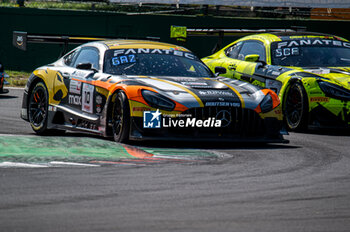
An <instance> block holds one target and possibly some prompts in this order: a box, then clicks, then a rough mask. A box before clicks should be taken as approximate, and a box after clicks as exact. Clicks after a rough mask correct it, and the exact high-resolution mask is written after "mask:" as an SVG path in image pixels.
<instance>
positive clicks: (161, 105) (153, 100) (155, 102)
mask: <svg viewBox="0 0 350 232" xmlns="http://www.w3.org/2000/svg"><path fill="white" fill-rule="evenodd" d="M141 93H142V97H143V98H144V99H145V101H146V102H147V104H148V105H150V106H151V107H153V108H157V109H162V110H167V111H172V110H173V109H174V108H175V103H174V102H173V101H171V100H170V99H169V98H167V97H164V96H162V95H160V94H159V93H156V92H153V91H149V90H145V89H144V90H142V91H141Z"/></svg>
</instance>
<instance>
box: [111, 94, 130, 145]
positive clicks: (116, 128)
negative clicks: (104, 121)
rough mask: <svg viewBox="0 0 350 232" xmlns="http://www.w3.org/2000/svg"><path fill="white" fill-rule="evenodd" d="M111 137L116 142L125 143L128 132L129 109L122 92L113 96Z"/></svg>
mask: <svg viewBox="0 0 350 232" xmlns="http://www.w3.org/2000/svg"><path fill="white" fill-rule="evenodd" d="M112 124H113V137H114V140H115V141H116V142H127V141H128V140H129V131H130V109H129V102H128V98H127V97H126V95H125V93H124V92H123V91H119V92H118V93H117V94H116V96H115V101H114V104H113V111H112Z"/></svg>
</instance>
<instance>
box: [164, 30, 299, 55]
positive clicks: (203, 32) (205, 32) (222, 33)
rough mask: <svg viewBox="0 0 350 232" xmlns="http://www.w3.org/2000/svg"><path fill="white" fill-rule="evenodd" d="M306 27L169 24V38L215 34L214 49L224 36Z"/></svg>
mask: <svg viewBox="0 0 350 232" xmlns="http://www.w3.org/2000/svg"><path fill="white" fill-rule="evenodd" d="M305 30H306V27H300V26H292V27H291V28H290V29H272V28H268V29H223V28H187V27H183V26H171V29H170V38H174V39H176V40H177V41H182V42H185V41H186V39H187V37H190V36H216V37H218V42H217V44H216V45H215V48H214V50H218V49H220V48H221V46H222V42H223V38H224V37H225V36H235V37H243V36H246V35H251V34H257V33H274V32H296V31H305Z"/></svg>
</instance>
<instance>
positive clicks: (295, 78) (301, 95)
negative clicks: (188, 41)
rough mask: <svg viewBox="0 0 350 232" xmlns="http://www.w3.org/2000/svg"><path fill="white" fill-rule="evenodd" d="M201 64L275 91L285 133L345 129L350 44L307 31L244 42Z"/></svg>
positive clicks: (349, 108)
mask: <svg viewBox="0 0 350 232" xmlns="http://www.w3.org/2000/svg"><path fill="white" fill-rule="evenodd" d="M202 61H203V62H204V63H205V64H207V65H208V66H209V67H210V69H211V70H213V71H214V70H215V68H216V67H224V68H225V69H226V71H222V69H221V75H222V76H225V77H228V78H233V79H237V80H242V81H245V82H249V83H252V84H254V85H256V86H260V87H262V88H269V89H271V90H273V91H275V92H276V93H277V94H278V96H279V97H280V99H281V103H282V109H283V114H284V119H285V122H286V125H287V126H288V128H289V129H290V130H300V129H306V128H308V127H309V128H310V127H317V128H319V127H326V128H329V127H332V128H333V127H336V128H338V127H341V128H348V127H349V125H350V42H349V41H348V40H346V39H343V38H340V37H337V36H333V35H326V34H319V33H312V32H301V31H299V32H276V33H264V34H256V35H250V36H246V37H243V38H241V39H239V40H237V41H235V42H233V43H231V44H229V45H227V46H226V47H224V48H223V49H221V50H220V51H218V52H216V53H215V54H213V55H211V56H208V57H205V58H203V59H202Z"/></svg>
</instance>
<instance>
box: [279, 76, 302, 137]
mask: <svg viewBox="0 0 350 232" xmlns="http://www.w3.org/2000/svg"><path fill="white" fill-rule="evenodd" d="M286 93H287V94H286V97H285V102H284V107H283V109H284V118H285V122H286V124H287V127H288V129H289V130H294V131H302V130H305V129H306V127H307V120H308V119H307V118H308V101H307V95H306V92H305V89H304V87H303V86H302V84H300V83H298V82H295V83H293V84H292V85H290V86H289V88H288V89H287V92H286Z"/></svg>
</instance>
